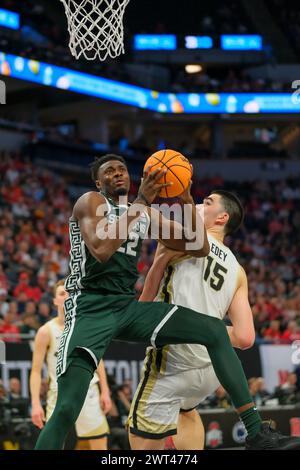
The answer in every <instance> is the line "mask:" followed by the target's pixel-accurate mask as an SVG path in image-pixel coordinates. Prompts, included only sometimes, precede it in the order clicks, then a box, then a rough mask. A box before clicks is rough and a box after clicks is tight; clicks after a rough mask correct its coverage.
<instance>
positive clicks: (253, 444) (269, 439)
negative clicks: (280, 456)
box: [245, 421, 300, 450]
mask: <svg viewBox="0 0 300 470" xmlns="http://www.w3.org/2000/svg"><path fill="white" fill-rule="evenodd" d="M245 450H300V437H289V436H283V435H282V434H281V433H280V432H278V431H275V429H274V428H272V426H271V422H269V421H268V422H263V423H262V424H261V429H260V432H259V433H258V434H256V436H255V437H253V438H252V439H249V438H248V437H246V443H245Z"/></svg>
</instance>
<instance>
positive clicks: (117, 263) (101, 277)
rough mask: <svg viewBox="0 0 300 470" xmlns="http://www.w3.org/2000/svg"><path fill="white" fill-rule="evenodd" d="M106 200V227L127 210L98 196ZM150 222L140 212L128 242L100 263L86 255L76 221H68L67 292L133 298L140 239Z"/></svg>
mask: <svg viewBox="0 0 300 470" xmlns="http://www.w3.org/2000/svg"><path fill="white" fill-rule="evenodd" d="M102 195H103V196H104V198H105V201H106V206H107V211H106V214H105V216H106V218H107V221H108V224H112V223H114V222H115V221H116V220H118V218H119V217H120V216H121V215H122V214H123V213H124V212H125V211H126V210H127V209H128V206H126V205H122V206H121V205H116V204H115V202H114V201H113V200H112V199H110V198H108V197H107V196H105V195H104V194H102ZM149 223H150V219H149V216H148V214H147V213H146V212H144V213H143V214H142V215H141V216H140V218H139V219H138V220H137V222H136V223H135V225H134V227H133V229H132V231H131V232H130V233H129V236H128V239H127V240H126V241H125V242H124V243H123V245H122V246H120V248H119V249H118V250H117V251H116V252H115V253H114V254H113V255H112V256H111V257H110V259H109V260H108V262H106V263H101V262H100V261H98V260H97V259H96V258H94V257H93V256H92V255H91V253H90V252H89V250H88V248H87V246H86V244H85V243H84V240H83V238H82V236H81V233H80V226H79V222H78V221H73V220H70V222H69V233H70V243H71V250H70V271H71V272H70V275H69V276H68V278H67V279H66V282H65V289H66V290H67V291H68V292H74V291H79V290H86V291H94V292H97V293H99V294H102V295H109V294H111V295H118V294H123V295H130V296H134V295H135V289H134V287H135V283H136V281H137V278H138V270H137V262H138V260H139V257H140V252H141V246H142V241H143V239H144V238H145V237H146V236H147V233H148V229H149Z"/></svg>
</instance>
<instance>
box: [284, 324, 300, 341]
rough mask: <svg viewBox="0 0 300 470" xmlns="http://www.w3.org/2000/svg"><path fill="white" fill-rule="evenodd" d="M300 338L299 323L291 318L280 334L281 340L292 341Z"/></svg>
mask: <svg viewBox="0 0 300 470" xmlns="http://www.w3.org/2000/svg"><path fill="white" fill-rule="evenodd" d="M297 340H300V325H299V322H296V321H295V320H291V321H289V323H288V327H287V329H286V330H285V331H284V333H283V334H282V336H281V342H284V343H293V342H294V341H297Z"/></svg>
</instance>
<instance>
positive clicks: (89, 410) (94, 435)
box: [30, 280, 111, 450]
mask: <svg viewBox="0 0 300 470" xmlns="http://www.w3.org/2000/svg"><path fill="white" fill-rule="evenodd" d="M67 297H68V293H67V292H66V290H65V289H64V281H63V280H61V281H59V282H58V283H57V284H56V285H55V287H54V298H53V303H54V305H55V307H56V308H57V317H55V318H53V319H52V320H50V321H48V322H47V323H46V324H45V325H43V326H42V327H41V328H40V329H39V330H38V332H37V334H36V337H35V340H34V351H33V359H32V368H31V374H30V392H31V405H32V411H31V417H32V422H33V424H35V425H36V426H37V427H38V428H40V429H42V428H43V427H44V422H45V421H48V420H49V419H50V417H51V415H52V413H53V410H54V408H55V403H56V400H57V382H56V362H57V352H58V347H59V342H60V338H61V335H62V333H63V330H64V323H65V318H64V317H65V315H64V301H65V300H66V298H67ZM44 361H45V362H46V365H47V375H48V387H49V389H48V393H47V406H46V416H45V413H44V410H43V407H42V405H41V401H40V389H41V375H42V367H43V364H44ZM99 385H100V390H101V395H100V393H99ZM110 408H111V398H110V391H109V388H108V384H107V379H106V373H105V367H104V363H103V361H100V364H99V366H98V368H97V371H96V372H95V374H94V377H93V379H92V380H91V383H90V387H89V391H88V393H87V396H86V400H85V402H84V405H83V407H82V410H81V413H80V415H79V417H78V419H77V421H76V424H75V427H76V433H77V436H78V439H79V440H85V441H89V447H90V449H91V450H107V436H108V434H109V427H108V423H107V420H106V417H105V413H107V412H108V411H109V410H110Z"/></svg>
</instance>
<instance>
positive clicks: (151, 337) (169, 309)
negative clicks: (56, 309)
mask: <svg viewBox="0 0 300 470" xmlns="http://www.w3.org/2000/svg"><path fill="white" fill-rule="evenodd" d="M177 309H178V307H177V306H174V305H170V304H166V303H160V302H138V301H137V300H136V299H134V298H133V297H129V298H128V296H122V295H120V296H115V295H107V296H103V295H99V294H98V293H93V292H86V291H81V292H77V293H75V294H71V295H70V296H69V297H68V299H67V300H66V301H65V329H64V332H63V335H62V338H61V342H60V348H59V352H58V358H57V377H59V376H60V375H62V374H64V372H65V371H66V370H67V368H68V366H69V365H70V360H71V359H70V356H71V354H72V352H73V351H74V350H75V349H76V348H80V349H84V350H86V351H87V352H88V353H89V354H90V356H91V357H92V358H93V361H94V363H95V368H96V367H98V364H99V362H100V360H101V358H102V357H103V355H104V353H105V351H106V349H107V348H108V346H109V345H110V343H111V341H112V340H113V339H117V340H121V341H127V342H135V343H139V342H141V343H147V344H149V345H150V344H152V346H154V347H155V339H156V336H157V334H158V332H159V331H160V329H161V328H162V327H163V326H164V324H165V323H166V321H167V320H168V319H169V318H170V317H171V316H172V314H173V313H174V312H175V311H176V310H177Z"/></svg>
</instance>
